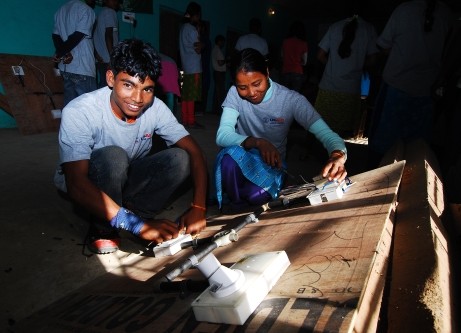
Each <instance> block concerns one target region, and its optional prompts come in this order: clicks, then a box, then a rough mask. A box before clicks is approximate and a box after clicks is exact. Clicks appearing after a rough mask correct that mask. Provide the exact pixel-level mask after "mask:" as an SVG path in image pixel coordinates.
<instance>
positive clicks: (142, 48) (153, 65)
mask: <svg viewBox="0 0 461 333" xmlns="http://www.w3.org/2000/svg"><path fill="white" fill-rule="evenodd" d="M110 68H111V70H112V72H113V73H114V76H116V75H117V74H118V73H121V72H126V73H127V74H129V75H130V76H137V77H139V79H140V80H141V82H144V80H145V79H146V77H149V78H150V79H151V80H152V81H154V82H156V81H157V79H158V77H159V76H160V74H161V70H162V65H161V59H160V56H159V54H158V52H157V51H156V50H155V49H154V48H153V47H152V46H151V45H150V44H149V43H144V42H143V41H141V40H139V39H126V40H124V41H121V42H120V43H118V44H117V45H116V46H115V47H114V49H113V50H112V53H111V56H110Z"/></svg>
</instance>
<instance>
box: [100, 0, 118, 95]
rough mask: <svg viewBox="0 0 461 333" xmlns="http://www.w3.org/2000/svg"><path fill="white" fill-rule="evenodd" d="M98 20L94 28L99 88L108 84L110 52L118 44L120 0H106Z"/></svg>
mask: <svg viewBox="0 0 461 333" xmlns="http://www.w3.org/2000/svg"><path fill="white" fill-rule="evenodd" d="M103 5H104V7H103V8H102V9H101V11H100V12H99V15H98V19H97V20H96V28H95V30H94V48H95V50H96V60H97V61H98V62H97V63H96V70H97V73H98V80H97V83H98V88H101V87H104V86H107V81H106V72H107V69H108V67H109V61H110V53H111V52H112V49H113V47H114V45H117V44H118V19H117V11H118V9H119V7H120V4H119V0H104V1H103Z"/></svg>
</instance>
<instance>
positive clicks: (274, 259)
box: [192, 251, 290, 325]
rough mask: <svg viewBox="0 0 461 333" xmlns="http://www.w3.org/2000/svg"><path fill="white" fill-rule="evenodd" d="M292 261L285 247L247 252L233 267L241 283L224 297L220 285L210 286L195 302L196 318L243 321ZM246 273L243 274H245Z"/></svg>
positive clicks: (231, 321) (237, 323)
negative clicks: (276, 249)
mask: <svg viewBox="0 0 461 333" xmlns="http://www.w3.org/2000/svg"><path fill="white" fill-rule="evenodd" d="M289 265H290V260H289V259H288V256H287V254H286V252H285V251H276V252H264V253H259V254H252V255H248V256H246V257H245V258H243V259H242V260H240V261H239V262H237V263H235V264H234V265H232V266H231V267H230V269H231V270H232V271H235V272H237V273H238V275H240V277H241V276H242V275H243V278H241V280H242V283H239V287H238V289H237V290H236V291H234V292H233V293H231V294H230V295H226V296H224V297H222V296H220V295H219V294H218V292H219V288H220V287H221V286H220V285H216V284H215V283H213V284H211V283H210V286H209V287H208V288H207V289H206V290H205V291H204V292H203V293H202V294H201V295H200V296H198V297H197V298H196V299H195V300H194V301H193V302H192V309H193V311H194V315H195V319H196V320H197V321H206V322H211V323H224V324H230V325H243V324H244V323H245V321H246V320H247V319H248V317H249V316H250V315H251V314H252V313H253V312H254V310H255V309H256V308H257V307H258V305H259V304H260V303H261V302H262V301H263V300H264V298H265V297H266V296H267V294H268V293H269V291H270V290H271V289H272V287H273V286H274V285H275V284H276V283H277V281H278V280H279V278H280V277H281V276H282V274H283V273H284V272H285V270H286V269H287V268H288V266H289ZM242 273H243V274H242Z"/></svg>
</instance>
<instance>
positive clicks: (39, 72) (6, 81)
mask: <svg viewBox="0 0 461 333" xmlns="http://www.w3.org/2000/svg"><path fill="white" fill-rule="evenodd" d="M17 65H19V66H22V67H23V70H24V76H21V77H19V76H16V75H13V71H12V69H11V66H17ZM53 68H54V65H53V62H52V61H51V58H50V57H38V56H26V55H13V54H0V80H1V84H2V85H3V87H4V90H5V98H6V105H8V106H9V108H8V110H6V111H7V112H8V113H10V114H11V115H12V116H13V117H14V118H15V120H16V123H17V124H18V128H19V131H20V133H21V134H23V135H27V134H37V133H44V132H54V131H57V130H58V129H59V119H53V117H52V114H51V110H53V109H61V108H62V105H63V82H62V78H61V77H56V76H55V75H54V72H53ZM2 105H3V103H2Z"/></svg>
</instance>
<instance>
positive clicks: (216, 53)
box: [211, 35, 227, 114]
mask: <svg viewBox="0 0 461 333" xmlns="http://www.w3.org/2000/svg"><path fill="white" fill-rule="evenodd" d="M225 41H226V39H225V38H224V36H223V35H217V36H216V38H215V45H214V47H213V51H212V52H211V64H212V66H213V79H214V94H213V112H214V113H218V114H221V113H222V110H221V104H222V102H223V101H224V98H225V97H226V96H225V95H226V70H227V66H226V58H225V57H224V54H223V52H222V48H223V46H224V43H225Z"/></svg>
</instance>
